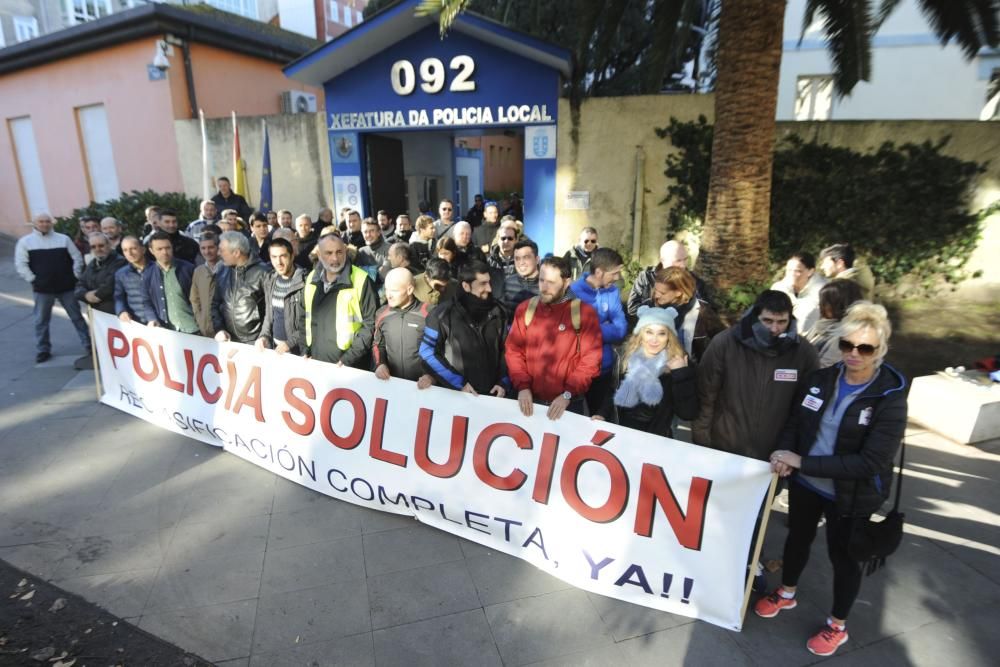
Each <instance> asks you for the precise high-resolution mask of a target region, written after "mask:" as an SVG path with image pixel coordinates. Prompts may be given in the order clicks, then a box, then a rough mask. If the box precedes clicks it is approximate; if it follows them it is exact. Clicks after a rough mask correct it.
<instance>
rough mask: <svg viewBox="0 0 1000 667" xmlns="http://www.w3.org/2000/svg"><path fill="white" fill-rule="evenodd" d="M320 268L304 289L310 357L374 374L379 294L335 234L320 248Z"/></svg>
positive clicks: (307, 349)
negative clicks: (353, 262)
mask: <svg viewBox="0 0 1000 667" xmlns="http://www.w3.org/2000/svg"><path fill="white" fill-rule="evenodd" d="M317 250H318V255H319V264H318V265H317V266H316V270H315V271H313V273H312V275H311V276H310V277H309V280H308V282H307V283H306V288H305V302H306V350H305V352H306V356H308V357H311V358H313V359H318V360H319V361H326V362H328V363H332V364H338V365H341V366H353V367H354V368H360V369H362V370H366V371H367V370H371V350H372V339H373V336H374V332H375V311H377V310H378V306H379V303H378V293H377V292H376V290H375V285H374V284H373V283H372V281H371V278H369V277H368V273H367V272H366V271H365V270H364V269H361V268H358V267H356V266H353V265H352V264H351V262H350V261H349V260H348V259H347V246H346V245H345V244H344V242H343V240H341V238H340V237H339V236H337V235H336V234H328V235H326V236H324V237H323V238H322V239H321V240H320V242H319V243H318V244H317Z"/></svg>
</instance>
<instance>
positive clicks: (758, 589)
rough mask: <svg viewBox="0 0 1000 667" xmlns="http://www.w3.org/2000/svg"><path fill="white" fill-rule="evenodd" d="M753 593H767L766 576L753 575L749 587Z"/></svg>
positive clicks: (761, 574)
mask: <svg viewBox="0 0 1000 667" xmlns="http://www.w3.org/2000/svg"><path fill="white" fill-rule="evenodd" d="M750 590H752V591H753V592H754V593H766V592H767V575H766V574H764V573H763V572H761V573H760V574H755V575H754V577H753V585H752V586H751V587H750Z"/></svg>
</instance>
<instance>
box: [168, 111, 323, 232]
mask: <svg viewBox="0 0 1000 667" xmlns="http://www.w3.org/2000/svg"><path fill="white" fill-rule="evenodd" d="M263 121H264V118H263V117H260V116H253V117H243V116H241V117H240V118H239V128H240V151H241V153H242V155H243V160H244V161H245V162H246V169H247V186H248V188H249V192H248V195H249V200H250V204H251V206H255V207H256V206H257V205H258V204H259V203H260V178H261V159H262V156H263V140H264V135H263ZM323 121H324V118H323V114H282V115H277V116H268V117H267V132H268V136H269V138H270V145H271V184H272V192H273V194H274V202H273V205H272V207H271V208H273V209H281V208H287V209H289V210H291V211H292V212H293V213H294V214H295V215H298V214H300V213H307V214H309V215H311V216H315V215H316V213H317V212H319V209H321V208H323V207H324V206H333V191H332V188H331V185H330V184H331V183H332V182H333V181H332V176H331V172H330V149H329V147H328V145H327V132H326V128H325V127H324V125H323ZM174 128H175V130H176V134H177V153H178V157H179V159H180V162H181V164H183V165H185V168H184V170H183V175H184V187H183V190H184V192H186V193H187V194H188V195H190V196H192V197H201V196H202V168H201V164H202V160H201V129H200V126H199V124H198V121H196V120H178V121H175V123H174ZM206 129H207V133H208V143H209V170H210V171H211V173H212V175H213V176H228V177H229V178H230V179H232V177H233V125H232V121H231V120H230V119H228V118H225V119H211V120H209V121H207V123H206Z"/></svg>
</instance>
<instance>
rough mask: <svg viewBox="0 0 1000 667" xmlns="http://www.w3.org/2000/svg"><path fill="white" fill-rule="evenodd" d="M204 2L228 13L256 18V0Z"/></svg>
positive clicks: (209, 0) (211, 0) (206, 0)
mask: <svg viewBox="0 0 1000 667" xmlns="http://www.w3.org/2000/svg"><path fill="white" fill-rule="evenodd" d="M205 3H206V4H208V5H211V6H212V7H215V8H216V9H221V10H222V11H224V12H229V13H230V14H238V15H240V16H244V17H246V18H248V19H254V20H255V21H256V20H257V2H256V0H205Z"/></svg>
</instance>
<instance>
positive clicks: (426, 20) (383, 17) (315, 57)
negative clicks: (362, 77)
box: [284, 0, 572, 86]
mask: <svg viewBox="0 0 1000 667" xmlns="http://www.w3.org/2000/svg"><path fill="white" fill-rule="evenodd" d="M419 4H420V0H403V1H402V2H400V3H398V4H395V5H392V6H390V7H387V8H386V9H384V10H382V11H381V12H379V13H377V14H375V15H374V16H372V17H371V18H369V19H368V20H366V21H364V22H362V23H361V24H360V25H358V26H355V27H354V28H352V29H351V30H348V31H347V32H345V33H344V34H343V35H340V36H339V37H337V38H335V39H333V40H331V41H329V42H327V43H326V44H323V45H322V46H320V47H318V48H316V49H314V50H312V51H310V52H309V53H307V54H305V55H304V56H302V57H301V58H299V59H297V60H295V61H293V62H291V63H289V64H288V65H287V66H286V67H285V68H284V72H285V75H286V76H288V77H290V78H292V79H295V80H296V81H301V82H303V83H306V84H309V85H312V86H322V85H323V84H325V83H326V82H327V81H329V80H331V79H333V78H336V77H337V76H339V75H340V74H342V73H344V72H346V71H347V70H349V69H351V68H352V67H355V66H357V65H358V64H360V63H362V62H364V61H366V60H368V59H369V58H371V57H372V56H374V55H375V54H377V53H380V52H382V51H384V50H385V49H387V48H392V47H394V46H395V45H396V44H398V43H399V42H402V41H404V40H405V39H406V38H407V37H410V36H411V35H413V34H414V33H416V32H418V31H419V30H422V29H424V28H426V27H427V26H429V25H436V24H437V19H436V17H418V16H416V15H415V14H414V10H415V9H416V7H417V6H418V5H419ZM451 29H452V30H453V31H455V32H461V33H464V34H466V35H469V36H470V37H474V38H475V39H477V40H479V41H481V42H483V43H485V44H490V45H492V46H495V47H497V48H500V49H503V50H505V51H509V52H512V53H516V54H518V55H520V56H523V57H525V58H527V59H529V60H533V61H535V62H537V63H539V64H540V65H544V66H545V67H549V68H552V69H555V70H557V71H559V72H560V73H561V74H562V75H563V76H565V77H568V76H569V74H570V64H571V61H572V55H571V53H570V52H569V51H568V50H566V49H564V48H562V47H559V46H555V45H554V44H550V43H548V42H545V41H542V40H540V39H537V38H535V37H531V36H530V35H526V34H524V33H522V32H518V31H516V30H511V29H510V28H508V27H506V26H504V25H502V24H500V23H497V22H496V21H493V20H491V19H488V18H486V17H483V16H479V15H477V14H470V13H468V12H466V13H464V14H461V15H459V17H458V18H457V19H456V20H455V23H454V24H453V25H452V27H451Z"/></svg>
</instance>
